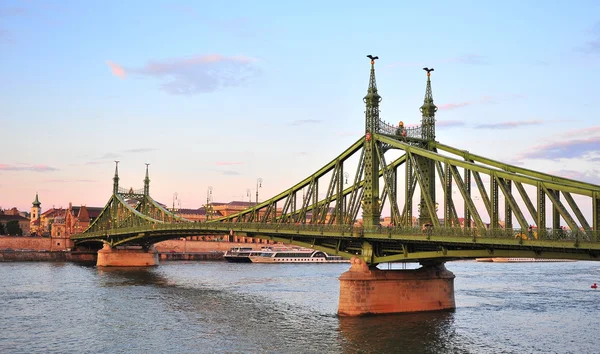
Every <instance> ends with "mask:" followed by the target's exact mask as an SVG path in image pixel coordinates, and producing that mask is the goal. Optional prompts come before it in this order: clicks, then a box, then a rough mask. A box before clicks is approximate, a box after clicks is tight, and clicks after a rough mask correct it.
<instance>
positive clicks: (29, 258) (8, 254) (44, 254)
mask: <svg viewBox="0 0 600 354" xmlns="http://www.w3.org/2000/svg"><path fill="white" fill-rule="evenodd" d="M96 257H97V255H96V253H95V252H66V251H33V250H28V251H13V250H0V262H83V263H95V262H96Z"/></svg>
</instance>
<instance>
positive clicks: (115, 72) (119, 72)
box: [106, 60, 127, 79]
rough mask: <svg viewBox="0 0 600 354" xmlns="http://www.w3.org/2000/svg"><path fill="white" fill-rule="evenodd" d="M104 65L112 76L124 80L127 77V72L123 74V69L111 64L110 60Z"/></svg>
mask: <svg viewBox="0 0 600 354" xmlns="http://www.w3.org/2000/svg"><path fill="white" fill-rule="evenodd" d="M106 64H108V66H109V67H110V71H112V73H113V75H114V76H116V77H118V78H121V79H124V78H125V77H126V76H127V72H125V69H124V68H123V67H122V66H121V65H119V64H117V63H113V62H112V61H110V60H107V61H106Z"/></svg>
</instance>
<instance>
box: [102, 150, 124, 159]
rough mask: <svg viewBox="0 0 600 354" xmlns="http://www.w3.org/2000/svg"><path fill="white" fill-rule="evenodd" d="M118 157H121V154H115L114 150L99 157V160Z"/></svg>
mask: <svg viewBox="0 0 600 354" xmlns="http://www.w3.org/2000/svg"><path fill="white" fill-rule="evenodd" d="M117 157H121V155H119V154H115V153H114V152H108V153H106V154H104V155H102V156H100V157H99V158H98V160H106V159H116V158H117Z"/></svg>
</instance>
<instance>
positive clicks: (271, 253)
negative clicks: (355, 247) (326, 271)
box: [248, 248, 350, 263]
mask: <svg viewBox="0 0 600 354" xmlns="http://www.w3.org/2000/svg"><path fill="white" fill-rule="evenodd" d="M248 258H250V261H251V262H252V263H348V262H350V260H349V259H344V258H343V257H341V256H332V255H329V254H327V253H325V252H323V251H316V250H313V249H310V248H293V249H279V250H277V249H265V250H264V252H262V253H260V254H258V255H253V256H250V257H248Z"/></svg>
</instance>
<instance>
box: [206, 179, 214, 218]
mask: <svg viewBox="0 0 600 354" xmlns="http://www.w3.org/2000/svg"><path fill="white" fill-rule="evenodd" d="M212 189H213V188H212V186H208V188H207V189H206V220H208V219H210V211H209V209H210V204H209V203H210V201H211V199H212Z"/></svg>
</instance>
